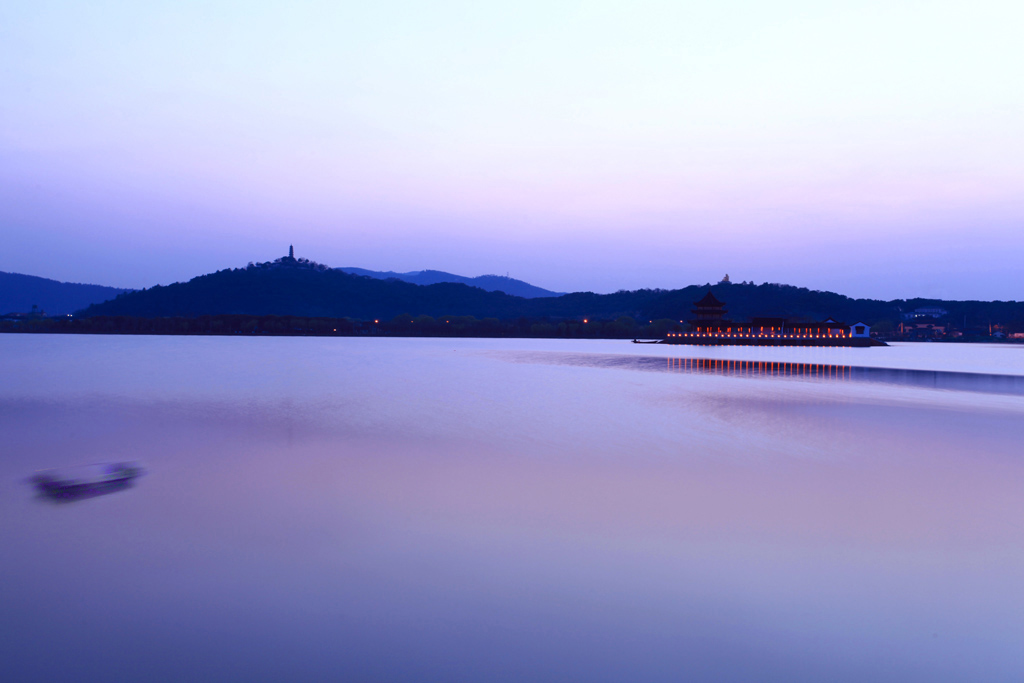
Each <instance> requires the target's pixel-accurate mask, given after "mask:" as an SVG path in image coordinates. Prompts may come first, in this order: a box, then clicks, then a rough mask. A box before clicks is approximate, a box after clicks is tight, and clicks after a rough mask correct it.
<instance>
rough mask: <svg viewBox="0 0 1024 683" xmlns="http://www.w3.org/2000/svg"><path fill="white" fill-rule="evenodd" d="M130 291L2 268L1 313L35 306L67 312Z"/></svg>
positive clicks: (50, 310)
mask: <svg viewBox="0 0 1024 683" xmlns="http://www.w3.org/2000/svg"><path fill="white" fill-rule="evenodd" d="M127 291H131V290H127V289H118V288H116V287H104V286H103V285H82V284H78V283H74V282H58V281H57V280H50V279H47V278H45V277H36V276H35V275H22V274H20V273H3V272H0V315H3V314H6V313H27V312H29V311H31V310H32V307H33V306H38V307H39V309H41V310H43V311H45V312H46V313H47V314H48V315H63V314H65V313H73V312H74V311H77V310H79V309H81V308H84V307H86V306H88V305H89V304H93V303H98V302H100V301H106V300H107V299H113V298H114V297H115V296H117V295H118V294H121V293H122V292H127Z"/></svg>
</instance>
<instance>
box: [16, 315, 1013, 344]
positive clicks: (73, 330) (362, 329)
mask: <svg viewBox="0 0 1024 683" xmlns="http://www.w3.org/2000/svg"><path fill="white" fill-rule="evenodd" d="M687 328H688V325H687V324H685V323H681V322H679V321H677V320H671V319H668V318H660V319H655V320H646V321H641V320H637V319H636V318H634V317H630V316H619V317H617V318H613V319H601V318H583V319H561V320H559V319H553V318H548V317H544V318H532V317H526V316H521V317H519V318H514V319H506V320H501V319H498V318H493V317H489V318H476V317H474V316H471V315H463V316H439V317H434V316H429V315H419V316H415V317H414V316H411V315H398V316H395V317H393V318H391V319H390V320H381V319H376V320H358V319H354V318H330V317H302V316H279V315H260V316H254V315H245V314H224V315H200V316H194V317H193V316H168V317H142V316H127V315H112V316H105V315H98V316H88V317H72V316H65V317H57V318H35V319H26V320H0V333H21V334H127V335H132V334H135V335H227V336H297V337H354V336H370V337H389V336H390V337H496V338H502V337H504V338H516V337H519V338H552V339H638V338H639V339H661V338H664V337H665V336H666V335H668V334H669V333H679V332H684V331H686V329H687ZM984 332H985V331H984V330H983V329H980V330H978V331H977V333H975V334H967V335H960V336H959V337H956V338H955V339H952V338H949V339H946V341H954V340H955V341H964V342H992V341H1009V342H1013V341H1018V342H1024V339H1016V338H1013V337H1012V336H1011V337H1005V336H1004V337H1000V336H993V335H992V334H985V333H984ZM875 336H876V337H877V338H879V339H882V340H888V341H894V340H895V341H898V340H900V339H908V338H911V337H907V336H906V335H900V334H899V331H898V330H896V331H895V333H894V330H893V329H892V328H891V327H887V328H886V329H885V330H884V332H883V334H880V335H875Z"/></svg>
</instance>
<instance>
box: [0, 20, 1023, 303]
mask: <svg viewBox="0 0 1024 683" xmlns="http://www.w3.org/2000/svg"><path fill="white" fill-rule="evenodd" d="M483 4H484V3H470V2H437V3H411V2H379V3H372V7H371V6H363V5H370V3H360V4H356V3H336V2H320V3H317V2H307V3H302V2H291V3H280V4H275V3H260V2H256V3H253V2H246V3H241V2H239V3H231V2H212V3H201V4H200V3H195V4H186V3H180V2H174V3H170V2H168V3H158V2H153V3H142V5H144V6H140V3H127V2H126V3H112V2H107V3H104V2H97V3H88V4H87V3H59V2H49V3H48V2H38V1H36V2H27V1H22V0H15V1H14V2H13V3H5V5H4V7H3V8H2V9H0V88H2V92H3V93H5V97H4V98H3V99H2V100H0V226H2V229H3V241H4V248H3V249H2V250H0V270H4V271H13V272H24V273H30V274H35V275H42V276H46V277H52V278H56V279H60V280H72V281H84V282H94V283H98V284H108V285H120V286H130V287H142V286H149V285H153V284H157V283H169V282H173V281H175V280H182V279H187V278H190V277H192V276H194V275H197V274H201V273H204V272H209V271H211V270H215V269H218V268H225V267H235V266H243V265H245V263H247V262H248V261H251V260H269V259H272V258H275V257H277V256H280V255H282V254H283V253H285V251H286V249H287V246H288V244H290V243H294V244H295V245H296V252H297V254H298V255H300V256H306V257H309V258H311V259H314V260H316V261H320V262H323V263H328V264H330V265H336V266H359V267H364V268H373V269H380V270H399V271H403V270H419V269H425V268H434V269H440V270H448V271H452V272H456V273H459V274H463V275H479V274H483V273H501V274H504V273H506V272H508V273H510V274H511V275H512V276H514V277H518V278H521V279H524V280H527V281H529V282H532V283H534V284H537V285H539V286H542V287H547V288H550V289H556V290H580V289H590V290H594V291H614V290H616V289H621V288H629V289H632V288H636V287H644V286H647V287H679V286H683V285H686V284H692V283H702V282H706V281H716V280H718V279H719V278H721V276H722V275H723V274H725V273H729V275H730V276H731V277H732V279H733V280H734V281H743V280H753V281H756V282H763V281H772V282H787V283H791V284H796V285H803V286H808V287H812V288H818V289H831V290H836V291H840V292H843V293H846V294H850V295H853V296H872V297H881V298H894V297H912V296H936V297H945V298H986V299H989V298H997V299H1018V300H1019V299H1024V271H1022V269H1021V267H1020V263H1021V260H1022V257H1024V87H1022V86H1021V85H1020V84H1021V83H1024V50H1022V49H1021V48H1020V46H1019V45H1020V40H1019V36H1018V35H1017V31H1018V29H1017V27H1019V26H1021V25H1024V11H1022V9H1020V5H1018V4H1017V3H1009V2H974V3H971V4H970V5H969V6H968V5H965V4H964V3H960V2H948V3H944V2H930V3H921V2H905V3H900V2H892V1H890V2H884V3H883V2H879V3H872V2H865V1H860V2H853V3H817V2H793V1H789V0H787V1H785V2H772V3H763V2H728V1H726V2H721V3H706V2H705V3H680V2H666V3H656V2H638V3H628V4H627V3H616V4H609V5H604V4H601V3H568V2H543V3H541V2H536V3H531V2H516V3H485V4H486V7H483V6H482V5H483ZM711 4H713V5H714V6H713V7H711V6H709V5H711ZM823 4H827V5H828V6H827V7H822V5H823ZM346 5H348V6H346Z"/></svg>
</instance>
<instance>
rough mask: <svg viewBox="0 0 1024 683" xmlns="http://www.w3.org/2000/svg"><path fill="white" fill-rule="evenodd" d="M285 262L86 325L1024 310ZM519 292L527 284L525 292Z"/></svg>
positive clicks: (1013, 314) (223, 276) (808, 316)
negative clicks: (223, 317) (585, 288)
mask: <svg viewBox="0 0 1024 683" xmlns="http://www.w3.org/2000/svg"><path fill="white" fill-rule="evenodd" d="M346 270H355V269H333V268H328V267H327V266H323V265H320V264H316V263H312V262H310V261H306V260H304V259H294V258H290V257H285V258H281V259H278V260H277V261H274V262H268V263H262V264H255V265H254V264H250V265H249V267H247V268H238V269H234V270H222V271H218V272H216V273H211V274H209V275H202V276H200V277H196V278H193V279H192V280H190V281H188V282H184V283H175V284H173V285H169V286H166V287H161V286H157V287H152V288H150V289H145V290H140V291H135V292H129V293H125V294H121V295H120V296H118V297H117V298H115V299H113V300H111V301H107V302H104V303H97V304H94V305H92V306H90V307H89V308H87V309H86V310H84V311H83V312H82V314H83V315H86V316H94V315H115V316H116V315H127V316H140V317H167V316H186V317H188V316H199V315H217V314H244V315H253V316H263V315H279V316H297V317H332V318H343V317H349V318H355V319H360V320H374V319H382V320H388V319H391V318H393V317H395V316H398V315H403V314H407V315H412V316H418V315H429V316H433V317H440V316H446V315H449V316H460V315H471V316H474V317H476V318H499V319H506V320H507V319H512V318H552V319H559V318H576V319H582V318H586V317H593V318H605V319H608V318H616V317H619V316H628V317H631V318H634V319H636V320H639V321H641V322H646V321H647V320H655V319H670V320H676V321H678V320H686V319H688V318H689V317H690V309H691V308H692V306H693V302H694V301H696V300H697V299H699V298H700V297H701V296H703V295H704V293H706V292H707V291H708V290H711V291H713V292H714V294H715V296H716V297H718V298H719V299H721V300H722V301H725V302H726V304H727V306H728V311H729V317H731V318H733V319H736V320H745V319H749V318H751V317H754V316H779V317H787V318H791V319H797V320H801V319H802V320H824V319H826V318H829V317H831V318H835V319H837V320H841V321H845V322H850V323H852V322H857V321H863V322H867V323H868V324H871V325H874V324H876V323H878V322H880V321H889V322H891V323H893V324H898V322H899V321H900V320H901V319H902V316H903V314H904V313H905V312H909V311H913V310H915V308H919V307H925V306H941V307H942V308H943V309H945V310H946V311H947V313H946V315H947V316H948V318H949V319H951V320H954V321H956V322H957V323H958V324H960V323H961V322H965V321H966V322H967V323H968V324H970V325H987V324H988V323H992V322H1001V323H1009V322H1014V321H1020V322H1022V323H1024V303H1016V302H999V301H996V302H978V301H960V302H958V301H942V300H936V299H911V300H894V301H878V300H874V299H852V298H850V297H847V296H843V295H841V294H836V293H833V292H820V291H812V290H809V289H806V288H801V287H793V286H789V285H781V284H767V283H766V284H762V285H754V284H752V283H751V284H731V283H719V284H717V285H691V286H688V287H684V288H682V289H675V290H660V289H640V290H635V291H631V292H627V291H620V292H616V293H614V294H594V293H593V292H576V293H572V294H563V295H561V296H549V297H535V298H525V297H520V296H512V295H510V294H506V293H504V292H500V291H485V290H483V289H481V288H479V287H473V286H469V285H466V284H463V283H458V282H454V283H453V282H440V283H437V284H430V285H416V284H412V283H410V282H405V281H403V280H401V279H398V278H391V279H379V278H377V277H369V276H365V275H356V274H353V273H351V272H346ZM524 284H525V283H524Z"/></svg>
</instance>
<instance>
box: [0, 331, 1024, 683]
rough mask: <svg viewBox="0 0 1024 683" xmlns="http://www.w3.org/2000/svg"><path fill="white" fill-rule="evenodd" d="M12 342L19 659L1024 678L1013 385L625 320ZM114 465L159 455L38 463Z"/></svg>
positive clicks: (24, 670) (41, 667) (45, 667)
mask: <svg viewBox="0 0 1024 683" xmlns="http://www.w3.org/2000/svg"><path fill="white" fill-rule="evenodd" d="M29 341H31V343H28V342H29ZM619 348H622V349H623V353H621V354H618V352H617V350H618V349H619ZM0 350H2V351H3V352H4V353H2V354H0V371H2V374H3V376H4V377H6V378H7V380H8V381H7V382H6V383H5V384H3V385H0V434H2V435H3V437H4V439H3V443H2V445H0V448H2V454H3V455H2V458H0V541H2V543H3V554H2V560H0V605H2V608H3V609H0V633H2V635H3V636H4V637H3V638H0V661H3V662H4V667H5V672H6V673H5V676H8V675H9V676H10V677H11V679H12V680H61V679H72V678H73V679H74V680H83V681H111V680H124V681H143V680H240V681H241V680H245V681H254V680H256V681H258V680H296V681H305V680H338V679H341V680H385V681H421V680H458V681H477V680H479V681H491V680H510V681H511V680H524V679H530V680H541V681H544V680H552V681H553V680H558V681H563V680H593V681H622V680H651V681H657V680H664V681H675V680H680V679H685V680H714V681H719V680H744V681H746V680H794V681H798V680H808V681H811V680H836V681H842V680H850V681H859V680H894V681H895V680H900V681H902V680H935V681H943V680H948V681H960V680H1016V679H1019V678H1020V676H1021V674H1022V673H1024V663H1022V661H1021V658H1020V656H1019V651H1020V642H1021V639H1022V638H1024V618H1022V616H1021V615H1022V614H1024V581H1022V579H1021V578H1020V577H1021V576H1024V527H1022V525H1021V524H1020V521H1019V520H1020V519H1022V518H1024V497H1022V495H1021V492H1022V491H1024V464H1022V462H1021V459H1020V455H1019V444H1020V442H1021V437H1022V436H1024V433H1022V431H1024V430H1022V426H1021V425H1022V424H1024V419H1022V418H1024V403H1022V399H1020V398H1019V396H1017V395H1016V394H1014V393H1012V392H1011V393H1005V392H1004V393H999V394H996V393H989V392H987V391H984V390H980V391H979V390H974V389H972V388H971V387H969V386H968V387H967V389H969V390H968V391H963V389H964V385H956V384H952V385H949V386H944V387H943V388H945V389H948V390H947V391H941V392H937V391H930V390H925V389H926V387H925V388H923V387H922V385H920V384H915V383H913V382H911V383H902V382H898V381H897V382H878V381H874V380H872V381H867V382H856V381H794V382H787V381H773V380H774V378H777V377H778V375H772V374H769V372H768V370H767V369H765V371H764V372H761V369H760V368H757V369H756V370H755V369H754V368H752V367H750V366H748V367H747V368H745V369H744V367H743V365H742V364H741V365H740V366H739V367H740V368H741V371H740V373H739V374H738V375H735V374H734V375H728V374H721V373H720V372H719V371H718V369H717V368H716V369H715V370H714V371H707V370H710V361H706V362H705V364H702V363H699V362H698V363H695V364H694V363H693V362H691V364H690V367H686V364H685V363H684V362H682V361H680V360H679V359H666V358H656V359H653V360H652V359H648V358H646V357H645V356H642V355H638V354H637V353H636V352H635V350H634V349H633V348H629V347H627V346H616V345H615V344H614V343H602V344H586V343H581V344H571V343H570V344H561V345H560V344H554V343H551V342H534V341H530V340H525V341H523V340H519V341H502V340H496V341H495V340H488V341H481V340H460V341H452V340H408V339H407V340H356V339H332V340H321V339H271V340H235V339H229V338H216V339H202V338H116V337H106V338H104V337H90V338H73V337H57V338H53V337H37V338H34V339H31V340H26V339H25V338H13V337H12V336H11V335H7V336H4V337H0ZM872 351H874V350H872ZM898 351H899V352H900V353H906V352H907V351H906V350H898ZM999 352H1000V350H995V351H992V350H987V349H981V350H978V349H972V348H971V347H963V353H964V354H967V355H966V356H965V360H964V363H963V366H964V367H970V368H983V367H996V366H998V365H999V362H1000V361H998V360H992V359H990V358H988V357H987V356H986V354H989V353H999ZM943 353H951V352H950V351H949V350H945V349H944V350H943ZM972 353H973V354H974V355H973V356H972V355H970V354H972ZM840 357H842V356H836V358H840ZM861 357H862V358H870V359H871V360H875V359H884V358H886V357H885V356H880V355H872V356H861ZM567 358H568V359H570V361H571V362H567V360H566V359H567ZM809 358H813V359H814V360H816V361H817V360H821V359H822V358H823V357H821V356H817V355H812V356H809ZM824 358H828V357H827V356H826V357H824ZM952 358H953V360H954V361H955V356H953V357H952ZM507 360H515V361H517V362H513V363H509V362H506V361H507ZM731 360H732V361H737V360H746V361H747V362H749V363H753V362H755V361H754V359H752V358H746V359H735V358H734V359H731ZM762 360H765V359H762ZM524 361H528V362H524ZM778 361H779V359H775V360H774V361H773V362H778ZM716 362H717V361H716ZM765 362H767V361H765ZM785 363H788V364H790V365H791V366H795V367H791V368H787V369H786V372H787V373H788V374H787V376H789V374H795V376H796V378H797V379H804V378H807V379H815V380H816V379H817V378H819V377H820V378H828V379H830V380H835V378H836V377H843V378H852V377H850V376H851V375H853V374H854V371H853V370H852V369H851V370H842V371H839V370H835V369H828V368H823V367H822V366H844V367H849V366H850V364H849V363H835V362H833V363H817V362H815V363H799V362H798V356H788V357H787V359H786V360H785ZM804 366H808V367H804ZM809 366H815V367H813V368H812V367H809ZM608 367H612V368H615V367H621V368H626V369H629V368H632V369H651V370H657V371H655V372H608V371H607V370H606V369H605V368H608ZM729 367H730V369H732V368H735V367H736V366H735V365H730V366H729ZM917 369H922V368H920V367H918V368H917ZM933 371H934V372H940V373H946V374H951V373H952V374H955V373H957V372H958V366H957V365H956V363H955V362H949V361H948V360H947V361H946V364H945V365H944V366H941V367H934V368H933ZM800 372H803V373H804V374H799V373H800ZM973 374H985V373H973ZM759 378H760V379H759ZM943 381H944V380H943ZM968 381H969V382H970V381H973V380H972V379H968ZM103 460H140V461H141V462H142V464H143V465H144V466H145V467H146V469H147V471H148V472H149V474H148V476H147V477H145V478H144V479H142V480H140V482H139V483H138V485H137V486H135V487H133V488H132V489H130V490H126V491H123V492H118V493H116V494H112V495H109V496H103V497H101V498H95V499H90V500H86V501H81V502H78V503H74V504H71V505H63V506H52V505H44V504H41V503H40V502H38V501H36V500H35V499H34V497H33V492H32V490H31V489H30V488H29V487H28V486H26V485H25V484H24V477H26V476H27V475H29V474H31V473H32V472H33V471H35V470H37V469H41V468H45V467H53V466H57V467H60V466H66V465H71V464H76V463H82V462H97V461H103Z"/></svg>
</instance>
